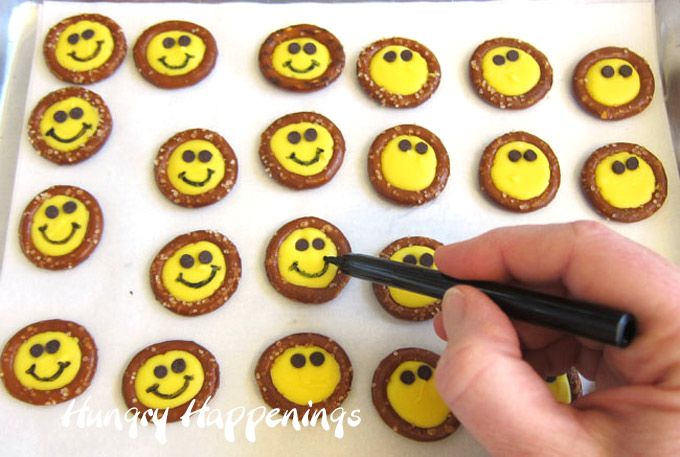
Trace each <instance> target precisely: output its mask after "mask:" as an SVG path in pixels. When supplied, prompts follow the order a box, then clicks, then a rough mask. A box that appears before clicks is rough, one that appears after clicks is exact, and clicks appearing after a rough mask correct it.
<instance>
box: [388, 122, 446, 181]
mask: <svg viewBox="0 0 680 457" xmlns="http://www.w3.org/2000/svg"><path fill="white" fill-rule="evenodd" d="M380 164H381V165H380V166H381V169H382V174H383V176H384V177H385V180H386V181H387V182H388V183H390V184H391V185H392V186H394V187H396V188H398V189H403V190H407V191H413V192H417V191H421V190H424V189H427V188H428V187H429V186H430V185H431V184H432V182H433V181H434V178H435V176H436V174H437V156H436V154H435V153H434V149H432V146H431V145H430V144H429V143H427V142H426V141H425V140H423V139H422V138H419V137H417V136H414V135H399V136H397V137H395V138H393V139H392V140H390V141H389V142H387V144H386V145H385V148H384V149H383V151H382V154H381V156H380Z"/></svg>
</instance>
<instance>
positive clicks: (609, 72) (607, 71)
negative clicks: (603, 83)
mask: <svg viewBox="0 0 680 457" xmlns="http://www.w3.org/2000/svg"><path fill="white" fill-rule="evenodd" d="M600 73H602V76H604V77H605V78H611V77H612V76H614V69H613V68H612V66H611V65H605V66H604V67H602V70H600Z"/></svg>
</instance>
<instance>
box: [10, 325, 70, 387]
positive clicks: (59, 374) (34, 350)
mask: <svg viewBox="0 0 680 457" xmlns="http://www.w3.org/2000/svg"><path fill="white" fill-rule="evenodd" d="M82 357H83V355H82V352H81V351H80V344H79V342H78V338H76V337H73V336H70V335H68V334H66V333H64V332H43V333H38V334H36V335H33V336H32V337H30V338H28V339H27V340H26V341H24V342H23V343H22V344H21V346H19V349H17V352H16V355H15V356H14V366H13V367H12V368H13V370H14V376H16V378H17V379H18V380H19V382H20V383H21V385H22V386H24V387H28V388H29V389H35V390H55V389H61V388H62V387H64V386H67V385H69V384H70V383H71V382H72V381H73V380H74V379H75V377H76V375H77V374H78V371H80V364H81V362H82Z"/></svg>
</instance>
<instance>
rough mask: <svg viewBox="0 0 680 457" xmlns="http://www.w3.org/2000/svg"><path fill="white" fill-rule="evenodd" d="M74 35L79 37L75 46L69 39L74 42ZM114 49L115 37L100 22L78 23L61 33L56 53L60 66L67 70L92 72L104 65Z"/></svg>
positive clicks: (55, 49)
mask: <svg viewBox="0 0 680 457" xmlns="http://www.w3.org/2000/svg"><path fill="white" fill-rule="evenodd" d="M83 32H85V34H84V36H83ZM90 32H94V34H92V35H91V34H90ZM73 35H77V37H78V41H76V42H75V44H71V43H69V37H71V39H72V40H73V37H72V36H73ZM90 35H91V36H90ZM114 48H115V42H114V40H113V35H111V30H109V28H108V27H107V26H105V25H104V24H101V23H99V22H93V21H78V22H76V23H74V24H71V25H69V26H68V27H66V28H65V29H64V31H63V32H61V35H59V39H58V40H57V44H56V46H55V48H54V53H55V56H56V58H57V62H59V65H61V66H62V67H64V68H66V69H67V70H70V71H90V70H94V69H96V68H99V67H101V66H102V65H104V64H105V63H106V62H107V61H108V60H109V59H110V58H111V55H112V54H113V50H114Z"/></svg>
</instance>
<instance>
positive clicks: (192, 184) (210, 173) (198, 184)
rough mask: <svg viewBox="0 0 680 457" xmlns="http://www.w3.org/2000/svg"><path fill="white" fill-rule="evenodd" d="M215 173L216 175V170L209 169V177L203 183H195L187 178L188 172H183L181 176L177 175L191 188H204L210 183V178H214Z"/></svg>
mask: <svg viewBox="0 0 680 457" xmlns="http://www.w3.org/2000/svg"><path fill="white" fill-rule="evenodd" d="M214 173H215V170H213V169H212V168H208V176H207V177H206V178H205V179H204V180H203V181H193V180H191V179H189V178H187V172H186V171H183V172H181V173H180V174H179V175H177V177H178V178H179V179H181V180H182V181H184V182H185V183H187V184H189V185H190V186H194V187H203V186H205V185H206V184H207V183H208V181H210V178H211V177H212V175H213V174H214Z"/></svg>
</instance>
